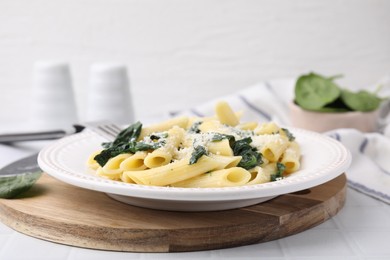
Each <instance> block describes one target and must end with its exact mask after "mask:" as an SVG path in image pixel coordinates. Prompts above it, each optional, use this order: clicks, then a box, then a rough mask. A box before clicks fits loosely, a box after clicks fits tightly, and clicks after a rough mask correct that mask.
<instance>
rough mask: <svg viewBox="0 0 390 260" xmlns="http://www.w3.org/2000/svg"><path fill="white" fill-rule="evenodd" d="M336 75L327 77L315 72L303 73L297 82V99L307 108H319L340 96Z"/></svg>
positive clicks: (297, 101) (300, 104) (301, 105)
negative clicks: (335, 79) (335, 80)
mask: <svg viewBox="0 0 390 260" xmlns="http://www.w3.org/2000/svg"><path fill="white" fill-rule="evenodd" d="M333 80H334V77H331V78H325V77H323V76H321V75H318V74H315V73H309V74H307V75H302V76H300V77H299V78H298V80H297V82H296V84H295V101H296V103H297V104H298V105H299V106H300V107H302V108H304V109H307V110H318V109H320V108H322V107H324V106H325V105H326V104H329V103H331V102H333V101H335V100H336V99H337V98H338V97H339V96H340V88H339V87H338V86H337V85H336V84H335V83H334V82H333Z"/></svg>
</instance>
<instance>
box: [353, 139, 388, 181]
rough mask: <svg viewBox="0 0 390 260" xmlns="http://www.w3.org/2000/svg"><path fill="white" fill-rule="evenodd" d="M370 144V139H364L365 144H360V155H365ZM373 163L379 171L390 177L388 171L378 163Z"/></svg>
mask: <svg viewBox="0 0 390 260" xmlns="http://www.w3.org/2000/svg"><path fill="white" fill-rule="evenodd" d="M368 143H369V140H368V138H364V140H363V142H362V143H361V144H360V146H359V151H360V153H362V154H364V153H365V151H366V148H367V145H368ZM373 163H374V164H375V165H376V166H377V167H378V168H379V170H380V171H381V172H383V173H384V174H386V175H389V176H390V172H389V171H388V170H386V169H384V168H383V167H381V166H380V165H379V164H378V163H377V162H376V161H373Z"/></svg>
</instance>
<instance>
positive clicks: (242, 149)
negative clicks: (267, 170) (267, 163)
mask: <svg viewBox="0 0 390 260" xmlns="http://www.w3.org/2000/svg"><path fill="white" fill-rule="evenodd" d="M251 142H252V138H250V137H246V138H243V139H241V140H238V141H236V142H234V144H233V147H232V149H233V154H234V155H235V156H241V157H242V159H241V161H240V162H239V163H238V165H237V166H238V167H242V168H244V169H246V170H249V169H252V168H253V167H255V166H258V165H260V164H262V163H263V160H262V158H261V154H260V153H259V152H257V149H256V148H254V147H252V146H250V143H251Z"/></svg>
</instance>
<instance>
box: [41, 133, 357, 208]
mask: <svg viewBox="0 0 390 260" xmlns="http://www.w3.org/2000/svg"><path fill="white" fill-rule="evenodd" d="M289 130H290V131H292V133H293V134H294V135H295V137H296V140H297V142H299V144H300V145H301V149H302V160H301V170H299V171H298V172H296V173H294V174H292V175H290V176H289V177H287V178H285V179H283V180H280V181H275V182H269V183H264V184H258V185H251V186H241V187H227V188H174V187H157V186H144V185H136V184H128V183H123V182H119V181H112V180H107V179H105V178H102V177H98V176H95V175H94V174H93V173H91V172H90V171H89V170H88V169H87V167H86V160H87V158H88V156H89V155H90V154H91V153H92V152H94V151H96V150H98V149H100V147H101V146H100V144H101V143H102V142H103V141H104V140H103V139H101V138H100V137H99V136H97V135H95V134H93V133H91V132H85V133H79V134H75V135H72V136H69V137H65V138H63V139H60V140H58V141H56V142H55V143H53V144H51V145H49V146H47V147H45V148H44V149H43V150H42V151H41V152H40V153H39V156H38V163H39V166H40V167H41V168H42V170H44V171H45V172H46V173H48V174H50V175H51V176H53V177H55V178H57V179H59V180H61V181H63V182H66V183H69V184H72V185H74V186H78V187H82V188H86V189H90V190H95V191H101V192H105V193H107V194H108V195H109V196H110V197H112V198H114V199H116V200H119V201H122V202H125V203H128V204H132V205H135V206H141V207H146V208H153V209H162V210H176V211H212V210H226V209H233V208H239V207H245V206H249V205H254V204H257V203H261V202H264V201H266V200H269V199H271V198H274V197H276V196H279V195H282V194H286V193H290V192H295V191H299V190H303V189H307V188H310V187H314V186H317V185H320V184H322V183H325V182H327V181H329V180H331V179H333V178H335V177H337V176H339V175H340V174H342V173H343V172H344V171H345V170H347V169H348V167H349V165H350V163H351V155H350V152H349V151H348V150H347V149H346V148H345V147H344V146H343V145H342V144H341V143H339V142H338V141H336V140H334V139H331V138H329V137H326V136H324V135H321V134H318V133H315V132H310V131H306V130H302V129H296V128H289Z"/></svg>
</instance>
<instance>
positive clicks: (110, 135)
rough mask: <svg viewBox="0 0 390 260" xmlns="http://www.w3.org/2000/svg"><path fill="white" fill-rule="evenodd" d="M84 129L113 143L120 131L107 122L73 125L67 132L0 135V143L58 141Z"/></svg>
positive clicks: (61, 130)
mask: <svg viewBox="0 0 390 260" xmlns="http://www.w3.org/2000/svg"><path fill="white" fill-rule="evenodd" d="M85 128H86V129H88V130H90V131H92V132H94V133H96V134H98V135H100V136H101V137H103V138H105V139H106V140H107V141H113V140H114V139H115V137H116V136H117V135H118V133H119V132H120V131H121V130H122V129H121V127H120V126H118V125H116V124H114V123H111V122H108V121H100V122H88V123H83V124H75V125H73V127H72V128H69V129H68V130H64V129H58V130H49V131H38V132H21V133H9V134H0V143H12V142H25V141H38V140H53V139H59V138H62V137H64V136H67V135H71V134H75V133H79V132H81V131H85V130H84V129H85Z"/></svg>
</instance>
